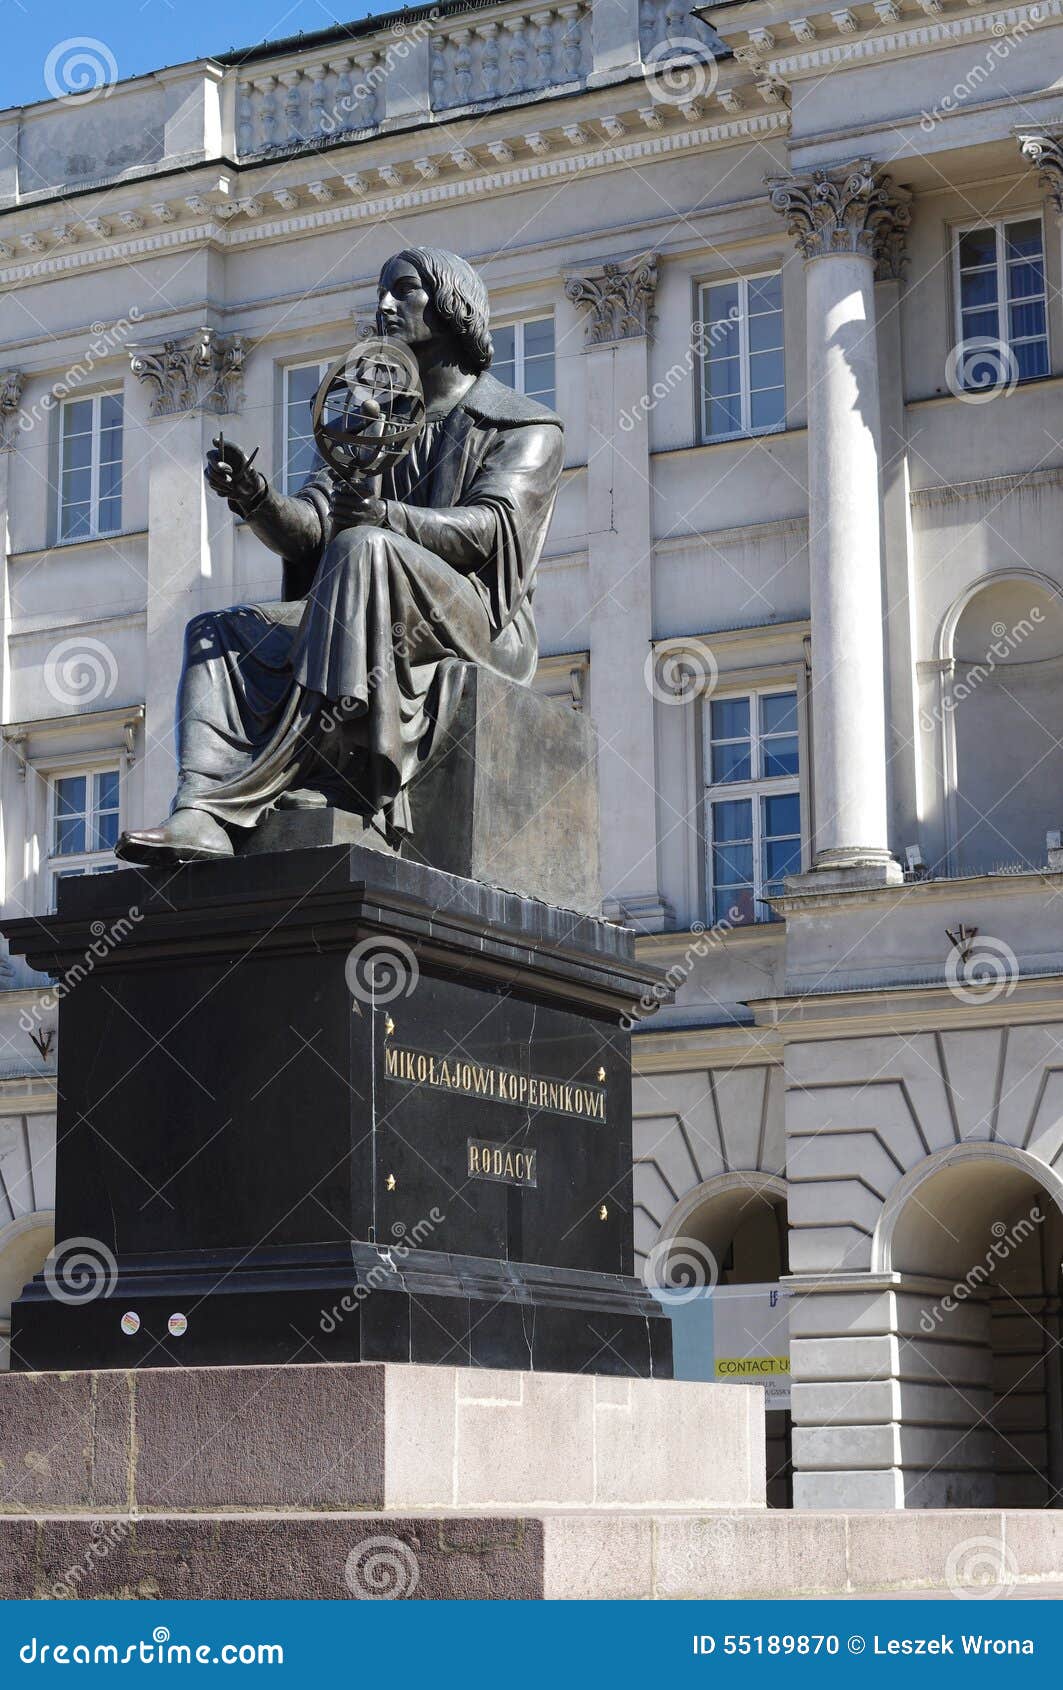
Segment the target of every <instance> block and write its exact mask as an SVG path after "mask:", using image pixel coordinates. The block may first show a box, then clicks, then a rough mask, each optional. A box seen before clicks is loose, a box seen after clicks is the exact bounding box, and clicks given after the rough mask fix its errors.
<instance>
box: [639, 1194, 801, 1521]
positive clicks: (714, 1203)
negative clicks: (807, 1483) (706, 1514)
mask: <svg viewBox="0 0 1063 1690" xmlns="http://www.w3.org/2000/svg"><path fill="white" fill-rule="evenodd" d="M786 1205H787V1185H786V1181H785V1180H784V1179H780V1178H779V1176H778V1175H777V1174H767V1173H763V1172H761V1171H760V1170H756V1169H754V1170H738V1171H735V1172H731V1173H726V1174H717V1175H716V1177H715V1178H713V1179H708V1180H705V1181H703V1182H702V1184H700V1185H697V1186H695V1187H694V1189H693V1190H692V1191H688V1192H687V1193H686V1195H685V1196H684V1197H682V1198H681V1199H680V1201H679V1202H678V1203H677V1204H676V1205H675V1207H674V1209H673V1210H672V1212H671V1214H670V1215H669V1216H668V1218H667V1220H666V1221H665V1223H664V1225H663V1227H662V1228H661V1233H660V1237H659V1239H658V1241H657V1245H656V1247H655V1256H656V1263H657V1267H656V1271H657V1273H658V1276H659V1278H660V1279H661V1280H662V1281H663V1282H664V1283H666V1284H667V1283H672V1282H673V1281H674V1282H675V1283H676V1284H678V1285H680V1286H684V1285H686V1284H688V1283H689V1284H690V1285H691V1290H690V1292H689V1293H687V1292H685V1291H683V1292H681V1293H680V1295H679V1296H678V1297H677V1298H676V1299H675V1300H674V1301H670V1312H671V1315H672V1334H673V1345H674V1351H675V1358H676V1374H677V1377H679V1378H709V1377H712V1375H711V1374H710V1373H707V1372H706V1371H704V1370H703V1369H702V1368H701V1367H700V1366H699V1348H700V1347H701V1346H702V1345H703V1343H704V1340H705V1333H706V1330H707V1328H708V1326H709V1324H710V1323H711V1321H712V1318H713V1314H714V1310H713V1306H712V1296H713V1287H714V1286H724V1287H737V1286H741V1285H751V1286H753V1285H756V1286H759V1285H767V1284H774V1283H776V1282H777V1281H780V1280H781V1279H782V1278H783V1276H784V1275H785V1274H786V1272H787V1243H788V1218H787V1206H786ZM699 1283H700V1285H701V1286H702V1287H703V1288H704V1289H703V1292H702V1295H701V1297H700V1298H699V1297H698V1296H697V1295H696V1294H695V1291H694V1287H695V1285H697V1284H699ZM718 1307H719V1304H718V1301H717V1305H716V1309H717V1310H718ZM782 1319H783V1316H782V1315H781V1314H780V1320H782ZM765 1430H766V1449H765V1454H766V1462H767V1498H768V1504H769V1506H770V1507H776V1508H785V1507H789V1506H790V1505H791V1502H792V1496H793V1487H792V1451H791V1419H790V1414H789V1412H788V1410H786V1409H777V1410H769V1411H768V1412H767V1414H766V1428H765Z"/></svg>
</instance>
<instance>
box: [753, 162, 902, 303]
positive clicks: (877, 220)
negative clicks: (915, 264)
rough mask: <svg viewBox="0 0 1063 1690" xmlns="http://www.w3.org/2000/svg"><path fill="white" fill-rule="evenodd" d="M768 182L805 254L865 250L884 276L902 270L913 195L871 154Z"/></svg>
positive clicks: (817, 255)
mask: <svg viewBox="0 0 1063 1690" xmlns="http://www.w3.org/2000/svg"><path fill="white" fill-rule="evenodd" d="M766 181H767V186H768V188H769V189H770V191H771V203H772V205H773V207H774V208H775V210H776V211H778V212H779V213H781V215H782V216H783V217H785V218H786V221H787V225H788V227H789V230H790V233H791V235H793V237H794V239H795V240H796V242H797V245H798V247H799V248H800V250H801V252H802V253H803V254H804V256H805V258H823V257H825V256H826V255H828V254H830V253H846V252H852V253H861V254H863V256H864V257H865V258H872V259H874V260H875V262H876V264H879V265H881V266H882V269H883V273H884V274H888V275H897V274H899V270H900V265H901V263H902V262H903V247H904V234H905V231H906V229H907V228H908V225H909V223H910V222H911V219H912V214H911V210H910V209H909V207H910V202H911V197H912V196H911V194H910V193H909V192H908V190H907V189H906V188H898V187H897V186H896V185H895V184H894V182H893V181H892V179H891V178H890V177H889V176H886V175H884V174H883V173H882V172H881V171H878V170H876V169H875V167H874V165H873V164H872V162H871V160H870V159H869V158H860V159H856V160H855V162H854V163H852V164H843V165H836V166H832V167H831V168H829V169H822V170H813V171H811V172H810V174H809V175H807V176H769V177H768V178H766Z"/></svg>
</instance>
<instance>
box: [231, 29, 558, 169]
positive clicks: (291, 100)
mask: <svg viewBox="0 0 1063 1690" xmlns="http://www.w3.org/2000/svg"><path fill="white" fill-rule="evenodd" d="M480 19H482V21H478V20H480ZM342 45H343V47H344V48H345V49H346V50H336V49H335V48H329V49H328V50H327V51H324V52H322V54H321V56H320V58H315V57H314V55H313V54H312V53H307V52H303V53H301V54H300V55H299V59H298V62H293V63H292V64H291V65H290V67H288V68H283V67H281V66H279V65H278V61H277V60H265V61H262V66H261V69H260V70H258V69H257V68H256V70H255V71H254V72H253V73H250V74H241V75H240V77H239V82H238V86H237V91H236V152H237V156H238V157H241V158H246V157H248V156H254V155H256V154H259V153H263V152H270V151H273V150H279V149H283V148H287V147H292V148H295V147H298V146H301V145H304V144H305V143H307V142H313V141H321V140H325V141H327V140H330V139H332V138H334V137H337V136H340V135H344V134H349V133H352V132H357V131H359V130H369V129H374V128H376V127H377V126H378V125H379V124H381V123H383V122H384V121H385V119H387V118H392V117H395V118H399V117H402V116H412V115H417V114H422V115H425V116H427V115H428V114H429V113H430V112H440V111H451V110H453V109H454V108H455V107H458V106H466V105H481V104H484V103H487V102H490V101H493V100H507V99H511V98H512V97H513V96H514V95H519V94H529V93H536V92H539V91H541V90H544V89H548V88H563V87H571V86H573V85H577V86H578V85H580V84H582V83H584V82H586V79H587V76H588V74H589V72H590V69H591V64H592V44H591V8H590V5H589V4H587V3H586V0H569V3H568V4H565V5H560V6H543V7H539V8H535V9H533V10H529V9H527V8H526V7H523V6H522V7H512V6H508V7H499V8H497V9H492V14H491V15H490V16H488V17H483V14H482V13H475V12H470V13H468V14H462V15H459V17H458V19H457V20H454V19H453V18H447V19H440V18H438V17H436V18H431V17H427V16H426V17H424V18H416V17H414V19H413V20H412V21H410V22H405V21H403V22H402V24H401V27H400V25H399V24H398V23H396V24H395V25H393V26H392V27H391V28H390V29H383V30H382V31H381V32H380V34H378V35H375V36H372V37H367V38H366V41H365V45H364V46H361V45H359V44H358V43H357V42H351V41H348V42H346V43H344V44H342Z"/></svg>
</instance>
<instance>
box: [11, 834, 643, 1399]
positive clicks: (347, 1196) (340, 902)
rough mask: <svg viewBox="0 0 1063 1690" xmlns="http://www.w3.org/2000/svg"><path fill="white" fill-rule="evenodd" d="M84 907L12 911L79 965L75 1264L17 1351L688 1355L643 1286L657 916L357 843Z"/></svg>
mask: <svg viewBox="0 0 1063 1690" xmlns="http://www.w3.org/2000/svg"><path fill="white" fill-rule="evenodd" d="M59 897H60V907H59V913H58V915H56V916H50V917H47V918H42V919H40V920H27V921H21V922H16V923H12V924H10V925H9V926H8V928H7V935H8V938H9V941H10V944H11V949H12V951H13V952H16V953H19V954H24V955H26V956H27V957H28V959H29V961H30V963H31V964H32V965H33V966H34V967H35V968H38V969H42V970H46V971H48V972H49V973H51V974H52V975H53V976H55V977H57V978H58V979H59V980H60V981H62V982H63V983H64V984H63V986H62V987H61V988H60V990H61V993H62V997H63V1001H62V1005H61V1016H60V1032H61V1048H60V1058H59V1082H58V1092H59V1115H58V1151H57V1182H56V1183H57V1194H56V1239H57V1253H56V1258H55V1262H54V1264H52V1266H50V1267H49V1269H48V1270H47V1271H46V1273H45V1274H44V1275H41V1276H39V1277H38V1278H37V1279H35V1280H34V1281H33V1282H32V1283H31V1284H30V1285H29V1286H27V1287H26V1289H25V1291H24V1293H23V1295H22V1296H21V1297H20V1298H19V1299H18V1301H17V1302H16V1304H15V1306H14V1310H13V1326H12V1365H13V1367H15V1368H19V1369H40V1368H75V1367H116V1366H120V1367H139V1366H159V1365H167V1364H204V1363H207V1364H209V1363H221V1362H228V1363H232V1362H249V1363H250V1362H255V1363H259V1362H291V1361H302V1362H315V1361H334V1360H374V1361H376V1360H411V1361H414V1362H433V1363H449V1364H453V1365H470V1364H483V1365H488V1366H491V1367H513V1368H521V1369H529V1368H530V1369H556V1370H562V1371H581V1370H586V1371H589V1372H592V1373H604V1374H619V1375H623V1376H630V1375H632V1374H635V1375H638V1376H642V1377H646V1376H649V1375H658V1376H668V1375H669V1374H670V1337H669V1330H670V1329H669V1323H668V1321H667V1319H666V1318H665V1317H664V1316H663V1314H662V1311H661V1309H660V1307H659V1305H658V1304H656V1303H655V1302H654V1301H653V1299H652V1298H651V1297H650V1296H649V1295H648V1294H647V1293H646V1291H645V1290H644V1288H643V1286H642V1284H641V1282H640V1281H638V1280H637V1279H635V1278H634V1277H633V1257H632V1212H631V1091H630V1051H629V1038H628V1035H627V1033H626V1032H625V1031H623V1030H622V1027H621V1019H622V1017H623V1016H624V1015H625V1013H626V1012H627V1011H628V1010H629V1009H630V1007H631V1005H632V1004H633V1003H634V1002H635V1001H636V1000H637V999H638V998H639V997H640V996H642V994H643V993H644V992H645V991H646V989H647V986H648V985H651V984H652V983H653V981H654V980H655V979H656V978H657V976H656V974H655V973H654V972H653V971H650V970H647V969H645V968H642V967H640V966H639V965H638V964H637V963H636V962H635V960H634V952H633V937H632V935H631V934H630V933H628V932H625V931H624V930H622V929H620V928H618V927H615V926H613V925H610V924H608V923H606V922H603V921H600V920H596V919H594V918H593V917H591V916H587V915H579V914H576V913H573V912H571V911H566V910H562V909H558V908H555V907H552V906H550V905H547V904H544V903H541V902H538V901H536V900H535V899H533V898H528V897H523V896H519V895H517V894H512V893H507V892H503V891H499V890H496V889H493V888H491V887H489V886H487V885H484V884H482V883H480V882H478V881H474V880H467V879H462V878H459V877H457V876H454V875H450V874H446V873H443V872H442V871H440V870H437V869H431V868H425V867H422V866H419V865H417V864H414V863H410V862H406V861H402V860H400V859H398V858H394V857H389V856H386V855H384V854H382V853H380V852H378V851H373V850H366V849H361V848H358V847H356V846H351V845H332V846H326V847H322V848H319V849H312V850H305V849H304V850H288V851H283V852H278V853H276V854H273V855H250V856H243V857H239V858H235V859H233V860H231V861H223V862H217V863H203V864H198V865H193V866H190V867H185V868H181V869H176V870H163V869H157V870H150V871H149V870H127V871H125V872H121V873H117V874H113V875H106V876H98V877H95V878H84V879H68V880H65V881H63V882H61V883H60V889H59ZM75 1240H88V1241H90V1243H91V1244H92V1245H95V1246H98V1247H99V1248H98V1251H97V1254H98V1257H99V1260H100V1262H101V1268H100V1280H99V1283H98V1284H97V1285H96V1287H95V1288H94V1290H93V1294H92V1295H84V1294H83V1293H84V1284H82V1287H81V1294H79V1289H78V1286H77V1285H76V1284H75V1283H74V1281H73V1274H71V1282H70V1283H69V1284H67V1283H65V1282H64V1279H63V1274H64V1265H63V1263H64V1251H65V1250H66V1249H67V1247H68V1246H70V1244H71V1241H75ZM90 1253H91V1252H90ZM75 1254H76V1252H74V1251H72V1250H71V1251H70V1260H71V1261H73V1257H74V1255H75Z"/></svg>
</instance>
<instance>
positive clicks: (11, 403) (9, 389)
mask: <svg viewBox="0 0 1063 1690" xmlns="http://www.w3.org/2000/svg"><path fill="white" fill-rule="evenodd" d="M25 385H26V374H25V371H24V370H3V371H0V452H10V451H11V450H12V449H13V448H14V444H15V436H16V433H17V425H18V416H19V412H20V411H21V409H22V389H23V388H24V387H25Z"/></svg>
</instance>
